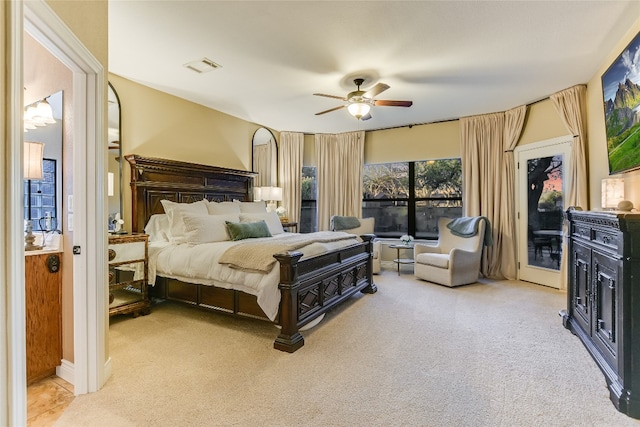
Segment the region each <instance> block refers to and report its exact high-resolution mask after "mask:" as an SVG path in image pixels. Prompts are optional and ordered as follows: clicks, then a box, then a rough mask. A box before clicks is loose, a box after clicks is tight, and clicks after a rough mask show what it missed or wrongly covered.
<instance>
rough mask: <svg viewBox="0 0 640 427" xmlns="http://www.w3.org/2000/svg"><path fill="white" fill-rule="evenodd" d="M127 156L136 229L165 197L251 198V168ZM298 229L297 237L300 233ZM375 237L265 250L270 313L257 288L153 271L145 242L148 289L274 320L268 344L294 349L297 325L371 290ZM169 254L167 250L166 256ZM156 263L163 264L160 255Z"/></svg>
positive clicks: (158, 210) (160, 210)
mask: <svg viewBox="0 0 640 427" xmlns="http://www.w3.org/2000/svg"><path fill="white" fill-rule="evenodd" d="M125 158H126V160H127V161H128V162H129V165H130V167H131V196H132V204H131V210H132V226H131V228H132V232H134V233H142V232H144V229H145V226H147V225H148V223H149V221H150V219H151V218H152V216H153V217H158V216H161V215H162V214H165V209H164V207H163V203H164V204H165V205H169V204H170V203H171V202H174V203H180V204H191V203H195V202H199V201H203V200H205V201H208V202H211V204H216V203H219V204H220V205H222V204H223V202H233V201H236V202H246V203H247V204H249V203H248V202H251V201H252V194H253V178H254V176H255V174H254V173H253V172H250V171H242V170H235V169H228V168H221V167H215V166H207V165H201V164H195V163H187V162H179V161H174V160H167V159H159V158H150V157H142V156H139V155H127V156H125ZM163 200H165V202H162V201H163ZM286 234H287V235H288V234H290V233H286ZM299 236H301V237H300V239H302V238H303V237H302V236H305V235H299ZM374 237H375V236H374V235H364V236H360V240H361V241H348V240H347V239H346V238H345V239H342V240H341V241H343V243H342V244H337V243H336V244H334V243H323V244H325V245H329V246H328V247H331V249H330V250H328V251H327V252H324V253H320V254H317V255H312V256H309V255H307V256H305V255H304V254H303V252H302V251H303V250H305V249H301V250H287V251H281V252H278V253H275V254H273V255H271V257H272V258H275V260H276V261H277V262H276V265H275V267H274V268H273V271H272V272H271V273H269V274H270V275H272V276H273V280H274V285H273V286H274V287H276V288H277V291H276V292H278V291H279V294H280V297H279V302H278V303H277V305H278V306H277V310H276V311H277V312H276V313H275V315H274V313H269V315H268V314H267V313H265V310H264V309H263V308H262V307H261V304H260V303H259V301H258V297H257V296H256V295H255V293H252V292H247V291H243V290H240V289H234V288H233V286H227V285H226V284H225V283H219V282H215V281H208V280H204V279H203V280H200V279H199V278H196V277H193V278H185V277H181V276H180V275H179V274H167V275H166V276H168V277H165V276H163V273H162V268H160V269H158V270H157V273H156V267H157V266H155V265H153V264H154V262H157V261H158V258H160V257H161V256H162V255H157V256H154V255H152V253H154V252H153V250H155V248H154V249H153V250H152V249H151V248H150V269H152V270H153V272H154V274H153V276H154V278H155V283H154V284H153V286H150V287H149V293H150V295H151V297H152V298H154V299H157V298H159V299H166V300H172V301H180V302H183V303H187V304H190V305H193V306H196V307H199V308H202V309H207V310H213V311H219V312H223V313H228V314H232V315H235V316H242V317H251V318H259V319H264V320H267V321H271V322H274V323H276V324H277V325H278V326H279V328H280V333H279V335H278V336H277V337H276V339H275V342H274V348H275V349H277V350H281V351H286V352H289V353H293V352H295V351H296V350H298V349H299V348H301V347H302V346H303V345H304V337H303V336H302V334H301V332H300V331H301V329H302V328H304V327H305V326H309V325H311V324H313V323H316V322H317V321H318V320H319V319H321V318H322V316H324V314H325V313H326V312H327V311H329V310H331V309H333V308H334V307H336V306H338V305H339V304H341V303H343V302H345V301H346V300H348V299H349V298H350V297H351V296H353V295H354V294H356V293H358V292H362V293H375V292H376V291H377V288H376V285H375V284H374V282H373V274H372V266H373V265H372V257H373V254H372V252H373V244H372V242H373V238H374ZM288 238H293V239H295V238H294V237H289V236H288ZM251 240H253V239H251ZM255 240H263V239H255ZM274 240H275V239H274ZM150 246H152V244H150ZM336 246H341V247H336ZM204 247H205V245H203V246H202V248H204ZM162 250H164V249H162ZM167 250H168V249H167ZM172 250H173V249H172ZM196 252H197V253H201V251H199V250H198V251H196ZM159 253H160V254H162V252H159ZM179 256H188V255H187V254H184V253H183V254H180V255H179ZM154 258H155V260H154ZM169 258H170V256H168V255H167V253H165V259H169ZM160 259H162V258H160ZM200 264H201V263H200ZM160 265H161V267H163V268H164V264H163V263H160ZM248 274H255V272H249V273H248ZM263 306H264V304H263ZM267 311H268V310H267Z"/></svg>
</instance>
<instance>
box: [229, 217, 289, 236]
mask: <svg viewBox="0 0 640 427" xmlns="http://www.w3.org/2000/svg"><path fill="white" fill-rule="evenodd" d="M256 221H264V222H265V223H267V227H269V233H271V235H272V236H275V235H276V234H282V233H284V228H282V222H281V221H280V217H278V214H277V213H275V212H266V213H241V214H240V222H256Z"/></svg>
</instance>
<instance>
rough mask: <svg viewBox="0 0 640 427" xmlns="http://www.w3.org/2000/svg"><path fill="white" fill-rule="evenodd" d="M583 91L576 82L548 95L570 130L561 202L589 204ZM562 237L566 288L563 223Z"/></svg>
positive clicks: (564, 272) (562, 271)
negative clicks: (565, 190)
mask: <svg viewBox="0 0 640 427" xmlns="http://www.w3.org/2000/svg"><path fill="white" fill-rule="evenodd" d="M586 94H587V87H586V86H585V85H578V86H574V87H571V88H569V89H565V90H563V91H561V92H558V93H555V94H553V95H551V96H550V98H551V101H552V103H553V106H554V107H555V108H556V110H557V111H558V113H560V117H561V118H562V121H563V122H564V124H565V126H566V127H567V129H568V130H569V131H570V132H571V133H572V134H573V144H572V146H571V162H569V168H568V173H567V175H568V176H567V177H566V179H567V181H568V188H569V194H568V196H567V199H566V200H565V206H566V207H569V206H580V207H582V208H584V209H587V208H588V207H589V188H588V187H589V181H588V179H587V157H586V146H587V127H586V120H587V115H586ZM563 232H564V233H563V234H564V236H565V237H564V239H563V243H562V253H563V254H565V256H563V257H562V262H561V264H560V274H561V284H560V289H567V273H568V270H567V269H568V261H569V260H568V259H567V258H568V257H567V256H566V255H568V253H569V252H568V250H569V246H568V243H567V242H568V228H567V224H565V225H564V226H563Z"/></svg>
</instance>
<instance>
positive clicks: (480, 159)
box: [460, 113, 505, 279]
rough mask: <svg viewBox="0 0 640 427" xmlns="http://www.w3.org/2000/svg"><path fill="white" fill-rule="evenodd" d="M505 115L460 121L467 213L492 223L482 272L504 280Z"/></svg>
mask: <svg viewBox="0 0 640 427" xmlns="http://www.w3.org/2000/svg"><path fill="white" fill-rule="evenodd" d="M504 116H505V115H504V113H494V114H484V115H480V116H474V117H464V118H461V119H460V130H461V148H462V150H461V151H462V184H463V192H462V193H463V213H464V215H465V216H478V215H481V216H485V217H487V218H488V219H489V221H491V232H492V234H493V246H487V247H485V250H484V254H483V260H482V266H481V273H482V274H483V275H484V276H485V277H490V278H495V279H501V278H504V276H503V274H502V272H501V257H502V236H501V235H500V233H498V231H499V230H500V229H501V222H502V210H501V204H502V203H503V186H502V182H501V181H502V169H503V164H504V161H503V158H504V149H503V140H504Z"/></svg>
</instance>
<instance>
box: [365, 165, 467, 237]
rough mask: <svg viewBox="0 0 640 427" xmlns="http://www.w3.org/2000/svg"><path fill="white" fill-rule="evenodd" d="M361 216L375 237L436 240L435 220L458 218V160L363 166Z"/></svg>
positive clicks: (459, 185) (459, 175)
mask: <svg viewBox="0 0 640 427" xmlns="http://www.w3.org/2000/svg"><path fill="white" fill-rule="evenodd" d="M362 216H363V217H374V218H376V229H375V233H376V235H378V236H379V237H400V236H401V235H403V234H410V235H412V236H415V237H416V238H419V239H437V237H438V227H437V224H438V218H440V217H448V218H458V217H460V216H462V162H461V160H460V159H442V160H428V161H419V162H398V163H382V164H371V165H365V166H364V170H363V204H362Z"/></svg>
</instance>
